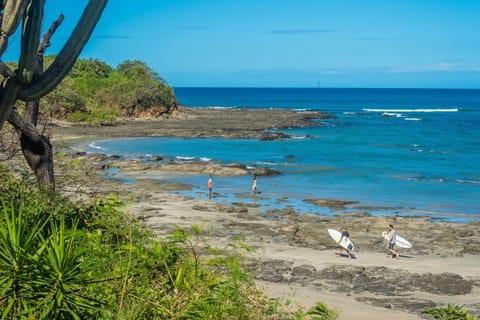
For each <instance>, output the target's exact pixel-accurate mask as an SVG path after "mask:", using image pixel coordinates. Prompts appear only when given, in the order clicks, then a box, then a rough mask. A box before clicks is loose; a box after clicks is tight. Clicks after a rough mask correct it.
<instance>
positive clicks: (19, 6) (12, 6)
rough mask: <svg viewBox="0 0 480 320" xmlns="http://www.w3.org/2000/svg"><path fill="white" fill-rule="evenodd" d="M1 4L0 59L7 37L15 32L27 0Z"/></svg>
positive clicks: (12, 0)
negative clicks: (2, 5)
mask: <svg viewBox="0 0 480 320" xmlns="http://www.w3.org/2000/svg"><path fill="white" fill-rule="evenodd" d="M3 2H4V7H3V15H2V24H1V26H0V57H1V56H2V55H3V53H4V52H5V50H6V49H7V45H8V37H10V36H11V35H12V34H13V33H14V32H15V30H17V27H18V24H19V23H20V20H21V18H22V17H23V12H24V9H25V6H26V5H27V3H28V0H6V1H3Z"/></svg>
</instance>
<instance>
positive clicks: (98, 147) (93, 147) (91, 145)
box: [88, 142, 108, 150]
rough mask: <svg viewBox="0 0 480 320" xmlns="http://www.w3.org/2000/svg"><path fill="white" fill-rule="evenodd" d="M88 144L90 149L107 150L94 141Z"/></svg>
mask: <svg viewBox="0 0 480 320" xmlns="http://www.w3.org/2000/svg"><path fill="white" fill-rule="evenodd" d="M88 146H89V147H90V148H92V149H98V150H108V149H107V148H104V147H101V146H97V145H96V144H95V142H92V143H90V144H89V145H88Z"/></svg>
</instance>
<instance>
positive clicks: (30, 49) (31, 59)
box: [17, 0, 45, 83]
mask: <svg viewBox="0 0 480 320" xmlns="http://www.w3.org/2000/svg"><path fill="white" fill-rule="evenodd" d="M44 5H45V0H33V1H30V2H29V3H28V5H27V8H26V11H25V17H24V18H23V30H22V44H21V53H20V61H19V62H18V71H17V75H18V79H19V80H20V81H21V82H24V83H28V82H30V81H31V80H32V78H33V74H34V65H35V59H36V57H37V49H38V44H39V42H40V29H41V27H42V20H43V8H44Z"/></svg>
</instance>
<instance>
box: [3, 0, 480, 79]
mask: <svg viewBox="0 0 480 320" xmlns="http://www.w3.org/2000/svg"><path fill="white" fill-rule="evenodd" d="M86 2H87V1H86V0H69V1H65V0H47V13H46V22H45V26H44V29H45V30H46V29H47V28H48V27H49V25H50V23H51V22H52V21H53V20H54V19H55V18H56V17H57V16H58V14H59V13H60V12H64V14H65V22H64V24H63V25H62V26H61V29H59V30H58V31H57V34H56V35H55V37H54V38H53V41H52V42H53V44H52V47H51V48H50V49H49V51H48V53H55V52H58V51H59V48H60V46H61V44H63V43H64V41H65V39H66V37H67V35H68V34H69V32H70V31H71V29H72V28H73V25H74V23H76V21H77V19H78V16H79V13H80V12H81V10H82V9H83V7H84V6H85V4H86ZM479 13H480V1H477V0H471V1H470V0H463V1H462V0H455V1H451V0H403V1H386V0H382V1H369V0H362V1H360V0H355V1H353V0H350V1H348V0H344V1H332V0H329V1H327V0H291V1H284V0H241V1H240V0H237V1H234V0H223V1H221V0H208V1H206V0H205V1H204V0H136V1H131V0H110V1H109V4H108V5H107V8H106V10H105V12H104V14H103V16H102V20H101V21H100V23H99V24H98V26H97V28H96V30H95V32H94V34H93V36H92V38H91V40H90V42H89V44H88V45H87V47H86V48H85V49H84V51H83V53H82V55H81V56H82V57H84V58H90V57H91V58H98V59H100V60H103V61H105V62H107V63H109V64H110V65H112V66H116V65H117V64H118V63H120V62H122V61H125V60H142V61H144V62H146V63H147V64H148V65H149V66H150V67H151V68H152V69H154V70H155V71H157V72H158V73H159V74H160V75H161V76H162V77H163V78H165V79H166V80H167V82H168V83H169V84H170V85H172V86H226V87H256V86H261V87H317V86H321V87H409V88H412V87H413V88H480V32H479V30H480V18H479ZM15 40H16V41H15ZM18 42H19V39H14V41H13V42H12V43H11V45H10V47H9V52H8V54H9V57H12V58H11V60H16V57H15V50H16V47H17V46H18ZM5 60H6V59H5Z"/></svg>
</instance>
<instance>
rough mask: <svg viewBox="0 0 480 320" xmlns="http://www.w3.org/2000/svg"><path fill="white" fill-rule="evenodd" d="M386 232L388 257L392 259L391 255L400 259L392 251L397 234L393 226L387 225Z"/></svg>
mask: <svg viewBox="0 0 480 320" xmlns="http://www.w3.org/2000/svg"><path fill="white" fill-rule="evenodd" d="M388 230H389V231H390V236H389V237H388V253H389V257H390V258H393V255H395V257H396V258H397V259H398V258H400V255H399V254H398V252H397V251H396V250H395V249H394V247H395V244H396V243H397V232H396V231H395V229H394V228H393V224H389V225H388Z"/></svg>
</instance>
